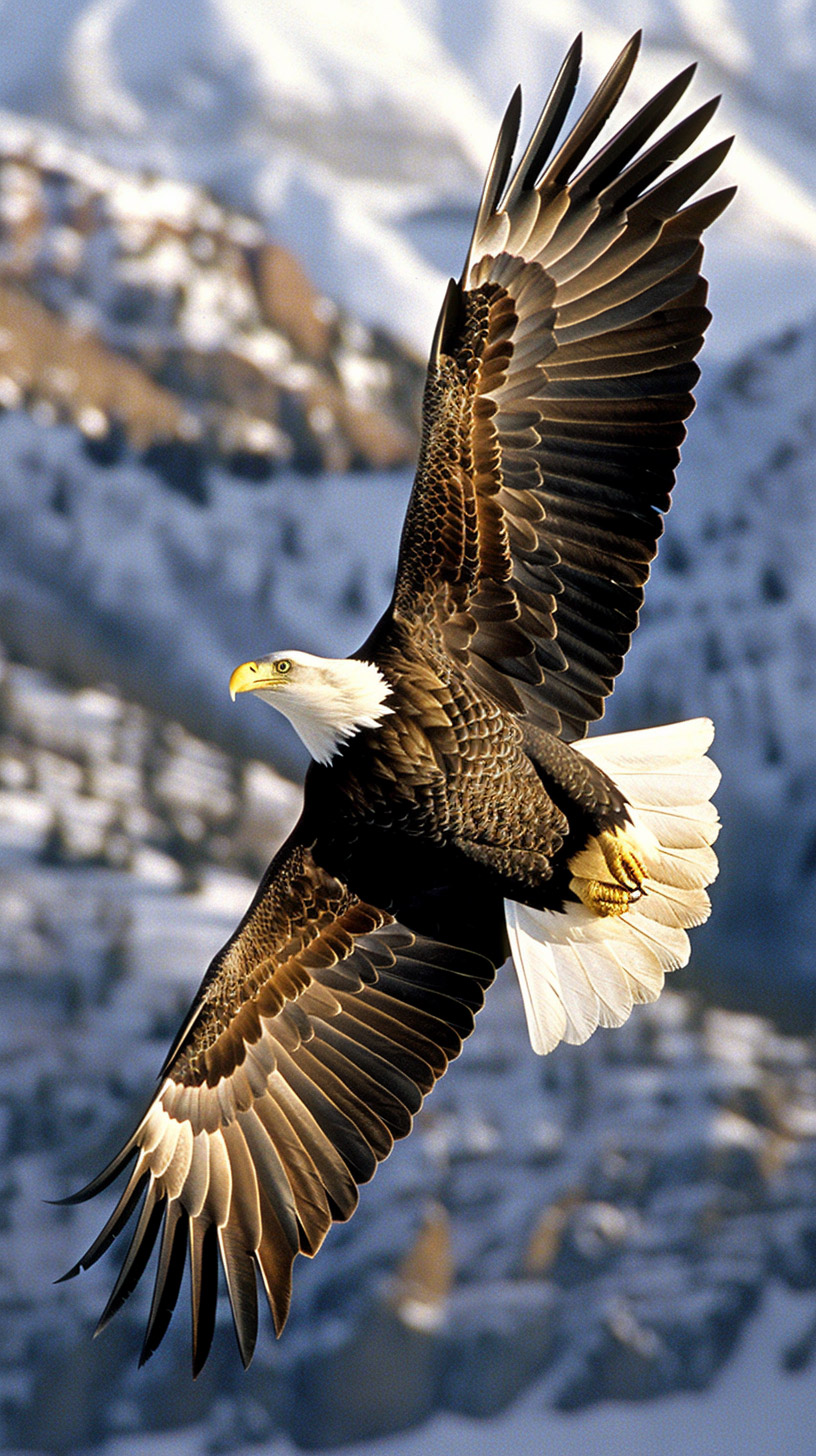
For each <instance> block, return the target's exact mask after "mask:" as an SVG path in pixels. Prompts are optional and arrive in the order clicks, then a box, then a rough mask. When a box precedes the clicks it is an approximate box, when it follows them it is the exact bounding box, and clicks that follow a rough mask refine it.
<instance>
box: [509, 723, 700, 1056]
mask: <svg viewBox="0 0 816 1456" xmlns="http://www.w3.org/2000/svg"><path fill="white" fill-rule="evenodd" d="M713 737H714V727H713V724H712V723H711V722H710V721H709V720H708V719H707V718H696V719H693V720H691V721H689V722H686V723H673V724H670V725H668V726H667V727H664V728H647V729H643V730H640V731H638V732H634V733H617V734H612V735H610V736H609V737H601V738H594V739H591V740H589V741H588V742H584V743H581V744H577V743H576V744H574V745H573V747H574V748H575V750H576V751H577V752H579V753H583V754H584V755H585V757H586V758H589V759H591V760H592V761H593V763H596V764H597V765H598V767H599V768H602V769H603V770H604V772H605V773H607V774H608V775H609V777H610V778H611V779H613V780H614V782H615V783H616V784H617V786H618V788H619V789H620V790H621V792H622V793H623V794H624V796H625V798H626V800H627V802H628V805H629V813H630V816H631V820H632V824H631V826H627V828H626V830H625V831H623V832H620V831H619V833H618V839H619V840H620V842H621V844H622V845H623V846H624V847H625V848H626V849H627V850H628V851H629V852H631V853H632V854H634V856H635V857H636V859H637V860H638V861H639V863H640V865H641V866H642V867H643V869H644V870H645V879H644V880H643V883H642V894H641V895H640V897H639V898H637V899H635V900H633V903H632V904H631V905H630V906H629V908H627V909H626V910H625V911H624V912H623V913H622V914H599V913H597V911H596V910H593V909H591V908H589V907H588V906H587V905H586V904H584V903H582V901H581V900H580V899H579V900H577V901H576V903H575V904H570V905H568V906H567V907H566V908H565V909H564V910H563V911H551V910H533V909H531V908H530V907H529V906H527V905H520V904H516V903H515V902H514V901H512V900H506V901H505V914H506V919H507V929H508V933H509V937H510V945H511V949H512V952H513V960H514V962H515V966H516V971H517V973H518V977H519V982H520V985H521V993H522V997H523V1000H524V1009H525V1012H526V1014H527V1025H528V1029H529V1032H530V1040H531V1042H532V1044H533V1049H534V1050H535V1051H537V1052H539V1053H544V1052H549V1051H552V1049H553V1047H555V1046H557V1044H558V1043H559V1042H560V1041H567V1042H572V1043H581V1042H584V1041H586V1040H587V1037H589V1036H591V1035H592V1032H593V1031H594V1030H595V1028H596V1027H597V1026H621V1025H622V1023H623V1022H624V1021H626V1019H627V1017H628V1016H629V1013H630V1012H631V1010H632V1006H633V1005H634V1004H635V1003H636V1002H643V1001H656V1000H657V997H658V996H659V995H660V992H661V990H662V989H663V982H664V979H665V975H666V972H667V971H673V970H676V969H677V967H678V966H684V965H686V964H687V962H688V959H689V955H690V953H691V947H690V945H689V938H688V935H687V934H686V931H687V930H688V929H689V928H690V927H691V926H694V925H700V924H701V923H702V922H703V921H704V920H706V919H707V917H708V914H709V910H710V902H709V899H708V895H707V894H706V891H705V887H706V885H709V884H710V883H711V881H712V880H713V879H714V878H715V877H716V874H717V858H716V855H715V854H714V851H713V849H712V848H711V846H712V845H713V843H714V841H715V839H716V838H717V834H718V832H719V820H718V817H717V811H716V809H715V808H714V806H713V804H711V803H710V802H709V801H710V799H711V795H712V794H713V793H714V790H715V789H716V787H717V784H718V783H719V779H720V774H719V770H718V769H717V767H716V765H715V764H714V763H712V761H711V759H710V758H707V757H706V749H707V748H708V747H709V745H710V743H711V741H712V739H713ZM570 869H571V870H572V874H573V880H572V888H573V890H574V891H575V893H576V894H577V895H579V896H580V895H581V894H582V890H583V889H584V887H586V886H587V885H591V884H597V883H598V882H603V881H604V880H607V881H608V880H609V879H610V871H609V862H608V859H607V857H605V855H604V852H603V849H602V847H601V844H600V843H599V841H598V840H591V841H590V843H589V845H588V846H587V847H586V849H584V850H582V851H581V852H580V853H579V854H578V855H576V856H575V858H574V859H573V860H572V861H571V863H570Z"/></svg>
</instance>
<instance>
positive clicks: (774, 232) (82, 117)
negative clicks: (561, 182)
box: [0, 0, 816, 354]
mask: <svg viewBox="0 0 816 1456" xmlns="http://www.w3.org/2000/svg"><path fill="white" fill-rule="evenodd" d="M3 19H4V49H3V55H2V57H0V105H5V106H6V107H7V108H8V109H10V110H13V111H15V112H18V113H23V114H25V115H27V116H29V117H36V118H41V119H43V120H46V121H48V122H50V123H57V124H58V125H59V126H60V127H62V128H64V129H65V130H66V131H67V132H68V133H69V134H70V135H72V136H74V137H77V138H82V139H84V141H85V142H89V143H92V145H93V149H94V150H95V151H96V152H97V154H98V155H104V156H105V157H107V158H108V159H109V160H113V161H117V162H125V163H127V164H128V165H137V166H145V167H148V168H150V169H153V170H156V171H158V172H159V173H160V174H162V175H167V176H173V177H177V178H186V179H188V180H191V181H194V182H198V183H205V184H206V185H207V186H209V187H211V188H212V189H213V190H214V192H215V194H216V195H217V196H218V197H219V198H221V199H222V200H224V201H227V202H229V203H231V204H233V205H236V206H238V207H241V208H244V209H249V210H250V211H253V212H255V213H256V214H257V215H258V216H260V217H261V218H262V219H263V220H264V221H265V222H266V223H267V224H268V225H269V226H270V227H271V228H272V229H273V231H274V234H275V235H276V236H277V238H278V239H279V240H280V241H281V242H283V243H285V244H287V245H289V246H291V247H293V248H294V250H295V251H296V253H297V254H298V256H299V257H300V258H301V259H302V260H303V261H304V262H305V263H306V266H307V268H308V270H309V272H310V273H311V275H312V276H313V277H314V278H315V280H316V281H317V283H318V285H319V286H320V287H322V288H323V289H324V290H326V291H328V292H330V294H331V296H332V297H335V298H337V299H338V300H339V301H340V302H341V303H343V304H345V305H346V306H348V307H349V308H350V309H351V310H352V311H353V312H355V313H356V314H357V315H358V316H360V317H361V318H363V319H364V320H366V321H368V322H370V323H371V322H373V323H376V324H379V325H384V326H386V327H388V328H390V329H391V330H392V331H394V332H396V333H397V334H398V335H401V336H402V337H403V338H406V339H409V340H410V341H411V342H412V343H413V344H414V346H415V347H416V348H417V349H419V350H420V351H421V352H422V353H424V352H425V350H426V349H427V346H428V341H429V339H430V335H431V331H432V328H433V323H434V320H435V316H436V313H437V311H438V308H439V300H440V297H441V291H442V288H443V286H444V280H445V275H446V274H448V273H450V272H452V271H458V270H459V268H460V266H461V260H462V253H463V248H464V246H465V242H466V238H467V234H468V229H469V226H470V221H471V219H472V214H473V208H474V203H475V200H476V196H477V195H478V189H479V187H480V184H481V178H482V174H483V171H484V167H485V163H486V161H487V158H488V157H489V155H490V151H491V149H492V145H493V140H494V136H495V130H496V126H497V124H498V120H499V117H500V115H501V112H502V111H503V109H504V106H505V105H506V102H507V100H508V98H509V95H510V93H511V91H512V89H513V88H514V86H515V85H516V84H517V82H518V81H521V82H522V84H523V86H524V90H525V96H526V105H527V113H526V114H527V116H528V118H530V117H531V116H532V114H533V113H534V112H535V111H536V109H537V108H538V107H539V106H540V104H541V102H542V101H543V98H544V94H545V89H546V87H547V86H548V85H549V83H550V81H551V79H552V77H553V76H554V74H555V71H556V69H557V66H558V64H559V63H560V61H561V59H562V57H563V54H564V52H565V49H566V47H567V45H568V44H569V43H570V41H571V40H572V39H573V36H574V34H575V32H576V31H577V30H579V29H582V30H583V31H584V32H585V53H586V61H585V73H586V74H585V82H584V93H583V94H584V95H586V94H587V91H588V88H589V86H590V84H592V83H597V81H598V80H599V79H600V77H601V75H602V74H603V73H604V72H605V71H606V69H607V68H608V66H609V65H610V63H611V61H612V59H613V58H614V56H615V54H616V53H617V51H618V50H619V49H620V47H621V45H622V44H623V42H624V41H625V40H626V39H627V38H628V36H629V35H630V34H631V33H632V32H633V31H634V30H635V29H637V28H639V27H641V26H642V27H643V29H644V32H645V48H644V54H643V57H642V59H641V61H640V63H639V65H638V68H637V70H636V73H635V77H634V79H633V83H632V86H631V91H630V101H631V102H632V103H636V102H639V101H643V100H645V99H646V96H647V93H649V92H651V91H653V90H654V89H655V88H656V87H657V86H658V85H659V84H661V83H662V82H663V81H665V80H666V79H667V78H668V76H669V75H670V74H671V73H673V72H675V71H677V70H679V69H680V68H681V66H684V65H686V64H687V63H688V62H689V61H692V60H693V61H698V62H700V76H699V78H698V80H697V81H696V82H695V88H694V92H693V95H694V97H696V99H697V100H698V101H700V100H703V99H705V98H706V97H707V96H709V95H711V94H712V92H719V91H722V93H723V97H724V100H723V107H722V111H721V114H720V118H719V120H718V122H717V123H716V126H715V128H712V129H711V130H712V137H713V138H716V137H717V136H721V135H723V134H724V133H725V132H727V131H734V132H735V133H736V135H737V144H736V146H735V149H734V152H733V153H732V157H731V159H730V160H729V164H728V167H729V171H728V176H729V178H730V179H731V180H737V181H738V182H739V184H740V194H739V199H738V201H737V203H736V205H735V206H734V207H732V208H731V209H730V211H729V214H728V216H727V217H726V218H725V219H724V221H723V222H722V223H721V224H720V226H719V227H718V229H717V231H716V234H715V236H714V238H713V240H712V243H711V262H710V272H711V273H712V275H713V276H714V277H715V279H716V284H715V292H714V298H715V304H716V322H715V327H714V330H713V331H712V334H711V341H710V346H709V347H710V350H711V351H712V352H713V351H715V350H716V351H717V352H718V353H719V354H727V353H728V352H729V351H732V350H733V349H735V348H736V347H738V346H740V345H742V344H745V343H748V342H751V341H754V340H757V339H760V338H762V337H763V335H767V334H770V333H771V332H773V331H774V330H775V329H777V328H779V327H781V326H783V325H786V324H788V323H790V322H791V321H795V320H797V319H798V318H799V317H800V315H801V311H802V309H803V308H807V307H810V308H811V309H813V308H816V268H814V257H815V256H816V161H814V152H813V145H812V143H813V136H814V131H816V120H815V119H814V111H813V106H812V101H811V97H812V95H813V90H814V81H815V80H816V8H814V5H813V3H812V0H808V3H804V4H798V5H785V4H782V3H781V0H780V3H775V4H760V3H758V0H752V3H746V4H742V5H739V6H734V5H726V4H718V5H717V6H716V7H712V5H711V4H708V3H703V0H668V3H667V0H614V3H611V4H609V3H601V0H582V3H580V4H578V5H570V6H554V5H546V4H541V3H540V0H480V3H478V4H463V3H461V0H435V3H431V0H422V3H408V0H389V3H388V4H381V3H379V0H301V3H299V4H298V5H281V4H279V3H277V0H185V3H180V4H177V5H173V6H171V7H168V6H167V5H165V4H164V3H162V0H62V3H60V4H59V5H55V4H53V3H51V0H33V3H23V0H9V3H8V4H7V5H6V6H5V7H4V10H3ZM748 300H749V301H750V302H748Z"/></svg>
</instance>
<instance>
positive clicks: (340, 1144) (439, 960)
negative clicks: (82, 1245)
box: [65, 830, 494, 1373]
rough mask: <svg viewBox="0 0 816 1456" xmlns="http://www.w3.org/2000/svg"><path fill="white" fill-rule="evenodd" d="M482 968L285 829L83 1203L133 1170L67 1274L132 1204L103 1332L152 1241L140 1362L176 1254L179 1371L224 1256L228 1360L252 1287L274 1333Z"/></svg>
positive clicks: (458, 1026)
mask: <svg viewBox="0 0 816 1456" xmlns="http://www.w3.org/2000/svg"><path fill="white" fill-rule="evenodd" d="M493 975H494V968H493V965H492V964H491V962H490V961H488V960H486V959H485V958H484V957H483V956H480V955H477V954H475V953H473V952H471V951H465V950H459V949H455V948H454V947H452V946H447V945H442V944H440V943H438V942H436V941H433V940H430V939H427V938H425V937H422V936H417V935H414V934H412V933H411V932H410V931H407V930H405V929H403V927H402V926H400V925H399V924H398V923H396V922H395V921H394V920H393V917H391V916H390V915H388V914H386V913H384V912H383V911H381V910H378V909H377V908H376V907H374V906H372V905H367V904H365V903H364V902H362V901H361V900H360V899H358V897H357V896H356V895H354V894H353V893H352V892H351V890H349V889H348V887H347V886H345V885H344V884H342V883H341V882H340V881H339V880H337V879H335V878H334V877H333V876H332V875H330V874H328V873H327V872H326V871H325V870H323V869H322V868H321V867H320V865H319V864H317V863H316V862H315V859H314V856H313V854H312V851H311V849H310V848H309V847H308V845H307V844H305V843H304V842H303V841H302V840H301V838H299V837H298V831H297V830H295V832H294V834H293V836H292V837H291V839H290V840H289V842H288V843H287V844H286V845H285V846H284V848H283V849H282V850H281V852H280V854H279V855H278V857H277V859H276V860H275V861H274V863H273V864H272V866H271V867H270V869H269V871H268V873H267V875H266V877H265V879H264V881H263V883H262V884H261V886H260V888H259V890H258V893H257V895H256V897H255V899H254V901H253V903H252V905H251V906H250V908H249V910H248V912H247V914H246V916H245V918H244V920H243V922H242V924H241V925H240V926H239V928H238V930H237V931H236V933H235V935H234V936H233V937H232V939H231V940H230V941H229V942H228V943H227V945H226V946H225V947H224V949H223V950H222V951H220V952H219V954H218V955H217V956H216V957H215V960H214V961H213V963H212V965H211V967H210V969H209V971H208V972H207V975H206V977H205V979H204V981H203V983H202V986H201V989H200V990H199V993H198V996H197V997H196V1000H195V1002H194V1004H193V1007H192V1010H191V1012H190V1015H189V1017H188V1019H187V1021H186V1022H185V1024H184V1026H183V1027H182V1030H181V1032H180V1033H179V1036H178V1037H177V1039H176V1042H175V1044H174V1046H173V1048H172V1051H171V1052H170V1055H169V1057H168V1059H167V1061H166V1063H165V1066H164V1068H163V1070H162V1073H161V1078H160V1086H159V1088H158V1091H157V1093H156V1096H155V1098H154V1100H153V1102H152V1103H151V1105H150V1107H149V1108H148V1110H147V1112H146V1114H145V1116H144V1117H143V1118H142V1120H141V1121H140V1123H139V1125H138V1127H137V1128H136V1130H135V1132H134V1133H133V1135H132V1136H131V1137H130V1138H129V1139H128V1141H127V1142H126V1144H125V1146H124V1147H123V1148H122V1149H121V1151H120V1152H119V1153H118V1154H117V1156H116V1157H115V1158H114V1159H113V1161H112V1162H111V1163H110V1164H109V1165H108V1167H107V1168H106V1169H105V1170H104V1171H103V1172H102V1173H101V1174H100V1175H99V1177H98V1178H95V1179H94V1180H93V1182H92V1183H90V1184H89V1185H88V1186H87V1187H86V1188H84V1189H83V1190H82V1191H81V1192H80V1193H78V1194H75V1195H74V1197H73V1198H71V1199H69V1200H67V1201H68V1202H79V1201H82V1200H84V1199H87V1198H90V1197H92V1196H93V1195H94V1194H95V1193H98V1192H100V1191H101V1190H102V1189H104V1188H106V1187H107V1186H108V1184H109V1183H111V1182H112V1181H113V1179H114V1178H115V1177H116V1176H117V1175H118V1174H119V1173H120V1172H121V1170H122V1169H123V1168H124V1167H125V1165H126V1164H127V1163H128V1162H129V1161H130V1160H131V1159H134V1158H135V1163H134V1166H133V1168H132V1170H131V1173H130V1176H129V1178H128V1181H127V1184H126V1187H125V1189H124V1191H123V1193H122V1195H121V1197H120V1198H119V1201H118V1203H117V1204H116V1207H115V1208H114V1210H113V1213H112V1214H111V1216H110V1218H109V1219H108V1221H107V1223H106V1224H105V1227H104V1228H103V1229H102V1231H101V1233H100V1234H99V1236H98V1238H97V1239H96V1240H95V1241H94V1243H93V1244H92V1245H91V1247H90V1248H89V1249H88V1251H87V1253H86V1254H85V1255H84V1256H83V1257H82V1258H81V1259H80V1260H79V1262H78V1263H77V1265H76V1266H75V1267H74V1268H73V1269H71V1270H70V1271H69V1273H68V1274H67V1275H66V1276H65V1278H71V1277H72V1276H73V1275H75V1274H78V1273H79V1271H80V1269H83V1268H88V1267H89V1266H90V1265H91V1264H93V1263H94V1262H95V1261H96V1260H97V1259H98V1258H99V1257H100V1256H101V1255H102V1254H103V1253H104V1252H105V1250H106V1249H107V1248H108V1247H109V1246H110V1244H111V1243H112V1241H113V1240H114V1239H115V1238H116V1236H117V1235H118V1234H119V1233H120V1232H121V1230H122V1229H123V1228H124V1226H125V1224H126V1223H127V1221H128V1219H129V1218H130V1217H131V1215H132V1213H133V1211H134V1209H135V1208H136V1205H137V1204H138V1203H139V1202H140V1201H141V1206H140V1212H139V1216H138V1220H137V1223H136V1227H135V1231H134V1233H133V1237H132V1239H131V1243H130V1247H129V1248H128V1251H127V1254H126V1256H125V1260H124V1263H123V1265H122V1268H121V1271H120V1274H119V1277H118V1279H117V1281H116V1285H115V1287H114V1290H113V1293H112V1294H111V1297H110V1300H109V1301H108V1304H107V1307H106V1309H105V1311H104V1313H103V1315H102V1318H101V1320H100V1323H99V1328H100V1329H101V1328H102V1327H104V1325H106V1324H107V1322H108V1320H109V1319H110V1318H111V1317H112V1316H113V1315H114V1314H115V1313H116V1311H117V1310H118V1309H119V1308H120V1307H121V1305H122V1304H123V1303H124V1301H125V1300H126V1299H127V1298H128V1296H129V1295H130V1294H131V1292H132V1291H133V1289H134V1288H135V1286H136V1284H137V1282H138V1280H139V1279H140V1277H141V1275H142V1274H143V1272H144V1270H145V1266H146V1264H147V1262H148V1259H149V1257H150V1254H151V1251H152V1249H153V1247H154V1245H155V1243H156V1240H157V1238H158V1237H159V1234H161V1238H160V1244H159V1255H158V1261H157V1266H156V1276H155V1286H154V1291H153V1300H152V1305H151V1309H150V1315H149V1319H148V1326H147V1331H146V1334H145V1340H144V1346H143V1349H142V1361H144V1360H146V1359H147V1358H148V1357H149V1356H150V1355H151V1354H152V1353H153V1351H154V1350H155V1349H156V1347H157V1346H158V1344H159V1343H160V1341H161V1339H162V1338H163V1336H164V1334H165V1331H166V1329H167V1327H168V1324H169V1322H170V1318H171V1315H172V1313H173V1310H174V1307H175V1304H176V1300H177V1298H178V1293H179V1287H180V1284H181V1278H182V1273H183V1269H184V1264H185V1260H186V1258H187V1256H188V1251H189V1260H190V1271H191V1287H192V1299H193V1370H194V1373H198V1371H199V1370H200V1369H201V1367H202V1365H203V1364H204V1361H205V1360H206V1358H207V1354H208V1353H209V1348H210V1343H211V1340H212V1336H213V1331H214V1327H215V1306H216V1294H217V1287H218V1263H219V1258H220V1262H221V1264H222V1265H223V1268H224V1272H225V1274H226V1282H227V1290H228V1293H229V1299H230V1304H231V1307H232V1313H233V1317H234V1321H235V1330H236V1334H237V1338H238V1345H239V1348H240V1352H241V1357H242V1359H243V1361H244V1363H245V1364H248V1363H249V1360H250V1358H251V1356H252V1351H253V1348H254V1345H255V1338H256V1332H257V1324H258V1308H257V1284H256V1275H257V1274H260V1277H261V1283H262V1286H263V1289H264V1291H265V1293H266V1297H267V1299H268V1301H269V1304H270V1307H271V1310H272V1316H273V1319H274V1322H275V1328H276V1330H277V1331H278V1332H280V1330H281V1329H282V1328H283V1324H284V1322H285V1320H286V1316H287V1312H288V1308H289V1297H290V1291H291V1279H292V1264H293V1261H294V1258H295V1255H296V1254H297V1253H304V1254H308V1255H312V1254H314V1253H316V1252H317V1250H318V1248H319V1247H320V1245H321V1243H322V1242H323V1239H324V1237H325V1235H326V1233H327V1232H328V1229H329V1227H330V1225H331V1223H332V1220H334V1219H346V1218H348V1217H349V1216H350V1214H351V1213H353V1211H354V1208H355V1206H356V1203H357V1196H358V1195H357V1187H358V1184H361V1183H365V1182H366V1181H367V1180H368V1179H369V1178H370V1177H371V1176H372V1174H373V1172H374V1170H375V1168H376V1166H377V1163H378V1162H379V1161H380V1160H381V1159H382V1158H385V1157H387V1156H388V1153H389V1152H390V1151H391V1148H392V1146H393V1143H394V1140H395V1138H399V1137H404V1136H405V1134H406V1133H408V1132H409V1131H410V1128H411V1119H412V1116H413V1114H414V1113H415V1112H416V1111H417V1109H418V1108H419V1106H420V1105H421V1102H422V1099H423V1096H424V1094H425V1093H426V1092H428V1091H429V1090H430V1088H431V1087H432V1086H433V1084H434V1082H435V1081H436V1079H437V1078H438V1077H441V1076H442V1074H443V1072H444V1071H445V1069H446V1067H447V1065H448V1062H449V1061H450V1060H451V1058H453V1057H455V1056H457V1055H458V1053H459V1051H460V1050H461V1046H462V1042H463V1040H464V1038H465V1037H466V1036H468V1035H469V1033H470V1032H471V1030H472V1029H473V1017H474V1014H475V1012H476V1011H478V1010H479V1008H480V1007H481V1005H482V1000H483V993H484V988H485V987H486V986H487V985H489V983H490V982H491V980H492V979H493Z"/></svg>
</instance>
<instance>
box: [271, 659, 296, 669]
mask: <svg viewBox="0 0 816 1456" xmlns="http://www.w3.org/2000/svg"><path fill="white" fill-rule="evenodd" d="M275 671H276V672H291V671H292V664H291V662H290V661H289V658H288V657H281V658H279V659H278V661H277V662H276V663H275Z"/></svg>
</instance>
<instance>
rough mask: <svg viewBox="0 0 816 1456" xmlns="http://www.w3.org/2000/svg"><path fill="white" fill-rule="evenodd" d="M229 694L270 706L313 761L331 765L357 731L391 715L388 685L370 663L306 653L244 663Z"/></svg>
mask: <svg viewBox="0 0 816 1456" xmlns="http://www.w3.org/2000/svg"><path fill="white" fill-rule="evenodd" d="M287 663H288V667H287V666H286V664H287ZM281 664H283V665H284V667H283V671H281ZM230 692H231V693H232V696H233V697H235V694H236V692H253V693H254V694H255V695H256V697H259V698H263V699H264V701H265V702H267V703H271V704H272V707H273V708H277V710H278V712H279V713H283V715H284V717H286V718H288V719H289V722H290V723H291V724H292V727H293V728H294V729H295V730H296V732H297V733H298V734H299V736H300V738H301V739H302V741H303V742H304V743H305V745H306V747H307V748H308V750H309V752H310V754H311V755H312V758H314V759H316V760H317V762H318V763H330V762H331V760H332V759H333V758H334V756H335V754H336V753H337V752H338V751H339V749H340V748H342V746H343V744H344V743H347V742H348V740H349V739H350V738H353V737H354V735H355V733H359V731H360V729H361V728H376V726H377V724H378V723H379V722H380V721H381V719H382V718H384V717H385V716H386V714H387V713H393V711H394V709H393V708H390V707H388V706H387V705H386V702H385V699H386V698H387V697H388V694H389V693H390V692H391V688H390V685H389V684H388V682H387V681H386V679H385V678H384V677H383V675H382V673H381V672H380V669H379V668H378V667H376V666H375V665H374V663H373V662H359V661H358V660H357V659H356V658H352V657H345V658H333V657H313V656H312V654H311V653H310V652H275V653H272V654H271V656H269V657H262V658H259V659H258V661H257V662H249V663H244V665H243V666H242V667H239V668H236V670H235V672H234V673H233V675H232V678H231V679H230Z"/></svg>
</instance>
